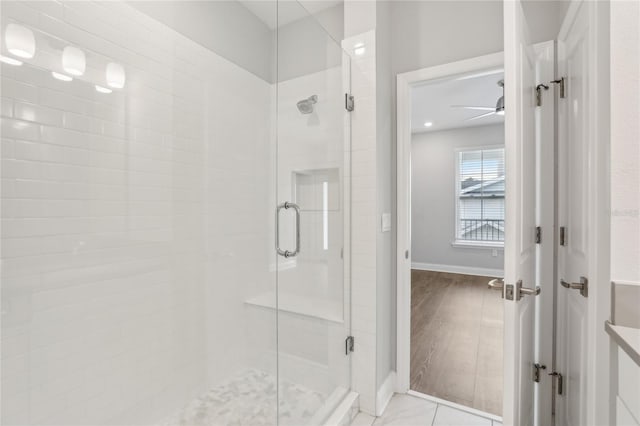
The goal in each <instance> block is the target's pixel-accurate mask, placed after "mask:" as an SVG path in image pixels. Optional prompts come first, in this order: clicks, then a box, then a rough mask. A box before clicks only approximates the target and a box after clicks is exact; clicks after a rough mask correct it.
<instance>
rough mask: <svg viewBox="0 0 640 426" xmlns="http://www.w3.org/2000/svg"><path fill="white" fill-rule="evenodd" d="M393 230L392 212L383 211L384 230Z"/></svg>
mask: <svg viewBox="0 0 640 426" xmlns="http://www.w3.org/2000/svg"><path fill="white" fill-rule="evenodd" d="M389 231H391V213H382V232H389Z"/></svg>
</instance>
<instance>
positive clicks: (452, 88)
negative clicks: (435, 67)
mask: <svg viewBox="0 0 640 426" xmlns="http://www.w3.org/2000/svg"><path fill="white" fill-rule="evenodd" d="M503 78H504V72H503V70H490V71H485V72H479V73H475V74H469V75H464V76H457V77H453V78H449V79H442V80H437V81H434V82H427V83H424V84H421V85H419V86H414V87H413V88H412V89H411V131H412V133H420V132H434V131H439V130H445V129H454V128H458V127H473V126H483V125H486V124H496V123H504V116H500V115H492V116H489V117H485V118H480V119H477V120H471V121H466V119H468V118H471V117H475V116H477V115H480V114H484V113H486V112H488V111H479V110H471V109H463V108H452V107H451V105H473V106H490V107H495V105H496V102H497V100H498V98H499V97H500V96H502V88H501V87H500V86H498V85H497V82H498V81H499V80H502V79H503ZM425 122H431V123H433V125H432V126H431V127H425V126H424V123H425Z"/></svg>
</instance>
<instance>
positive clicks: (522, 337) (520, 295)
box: [503, 1, 536, 426]
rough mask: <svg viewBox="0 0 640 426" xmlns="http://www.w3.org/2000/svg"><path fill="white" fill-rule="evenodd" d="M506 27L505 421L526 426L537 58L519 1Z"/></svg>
mask: <svg viewBox="0 0 640 426" xmlns="http://www.w3.org/2000/svg"><path fill="white" fill-rule="evenodd" d="M504 24H505V25H504V29H505V34H504V40H505V49H504V58H505V112H506V114H505V132H506V133H505V148H506V181H507V187H506V217H507V221H506V233H505V279H504V282H505V284H504V296H505V299H504V323H505V330H504V331H505V334H504V363H505V368H504V401H503V419H504V423H505V424H508V425H519V426H526V425H532V424H533V423H534V382H533V381H532V378H531V375H532V369H533V364H534V363H535V359H534V356H535V301H536V297H535V294H536V291H535V289H536V286H535V283H536V277H535V258H536V247H535V244H536V243H535V228H536V222H535V219H536V217H535V202H536V195H535V194H536V175H535V170H536V168H535V166H536V165H535V158H536V152H535V144H536V141H535V86H536V80H535V53H534V51H533V46H532V45H531V43H530V42H529V40H530V39H529V36H528V29H527V25H526V21H525V18H524V13H523V10H522V5H521V4H520V1H506V2H504ZM527 293H529V294H527Z"/></svg>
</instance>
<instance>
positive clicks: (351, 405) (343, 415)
mask: <svg viewBox="0 0 640 426" xmlns="http://www.w3.org/2000/svg"><path fill="white" fill-rule="evenodd" d="M359 407H360V404H359V401H358V394H357V393H355V392H349V393H348V394H347V396H345V397H344V399H343V400H342V402H341V403H340V404H339V405H338V406H337V407H336V409H335V410H334V411H333V413H332V414H331V415H330V416H329V417H328V418H327V420H325V421H324V423H321V424H323V425H324V426H348V425H350V424H351V421H352V420H353V419H354V418H355V416H356V415H358V412H359V411H360V410H359ZM310 424H320V423H310Z"/></svg>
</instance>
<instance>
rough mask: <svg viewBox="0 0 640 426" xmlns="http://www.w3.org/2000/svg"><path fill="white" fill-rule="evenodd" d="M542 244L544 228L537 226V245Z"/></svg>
mask: <svg viewBox="0 0 640 426" xmlns="http://www.w3.org/2000/svg"><path fill="white" fill-rule="evenodd" d="M541 243H542V227H540V226H536V244H541Z"/></svg>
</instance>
